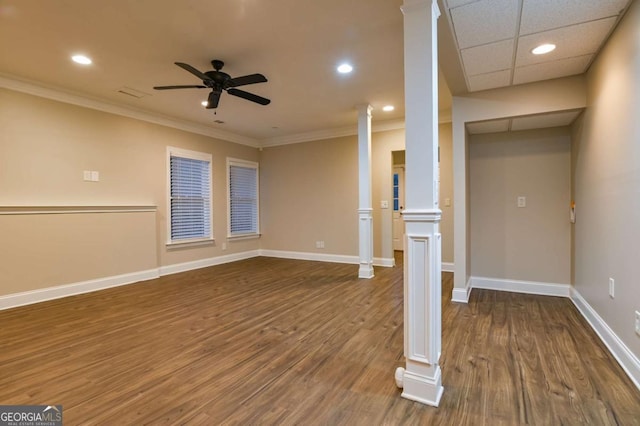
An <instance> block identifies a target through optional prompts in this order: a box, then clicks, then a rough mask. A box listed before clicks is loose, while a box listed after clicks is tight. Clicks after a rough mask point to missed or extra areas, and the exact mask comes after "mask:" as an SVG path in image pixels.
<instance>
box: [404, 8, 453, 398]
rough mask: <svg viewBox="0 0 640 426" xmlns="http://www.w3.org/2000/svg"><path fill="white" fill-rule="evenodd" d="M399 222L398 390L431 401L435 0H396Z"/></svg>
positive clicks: (437, 323)
mask: <svg viewBox="0 0 640 426" xmlns="http://www.w3.org/2000/svg"><path fill="white" fill-rule="evenodd" d="M402 13H403V14H404V61H405V63H404V73H405V74H404V75H405V77H404V81H405V120H406V124H405V126H406V161H405V164H406V172H405V205H406V210H404V212H403V218H404V220H405V223H406V234H405V240H404V249H405V251H404V253H405V254H404V256H405V262H404V356H405V360H406V367H405V368H402V367H400V368H398V369H397V370H396V374H395V378H396V384H397V385H398V387H401V388H403V391H402V396H403V397H404V398H407V399H411V400H413V401H418V402H421V403H424V404H428V405H434V406H437V405H438V404H439V402H440V397H441V396H442V391H443V387H442V379H441V372H440V366H439V365H438V362H439V358H440V351H441V346H442V342H441V333H442V313H441V305H440V303H441V297H440V294H441V291H442V289H441V284H442V283H441V264H440V257H441V254H440V253H441V240H440V229H439V228H440V217H441V211H440V209H439V208H438V52H437V19H438V16H440V11H439V9H438V5H437V3H436V0H404V5H403V6H402Z"/></svg>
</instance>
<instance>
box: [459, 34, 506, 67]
mask: <svg viewBox="0 0 640 426" xmlns="http://www.w3.org/2000/svg"><path fill="white" fill-rule="evenodd" d="M460 53H461V54H462V63H463V65H464V70H465V72H466V73H467V75H477V74H486V73H488V72H494V71H500V70H505V69H509V68H511V61H512V60H513V40H504V41H499V42H497V43H491V44H485V45H483V46H476V47H470V48H468V49H464V50H462V51H461V52H460Z"/></svg>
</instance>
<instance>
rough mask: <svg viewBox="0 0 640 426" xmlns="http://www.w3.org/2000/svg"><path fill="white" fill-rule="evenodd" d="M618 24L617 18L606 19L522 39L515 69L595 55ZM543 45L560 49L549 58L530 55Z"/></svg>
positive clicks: (548, 55) (547, 56)
mask: <svg viewBox="0 0 640 426" xmlns="http://www.w3.org/2000/svg"><path fill="white" fill-rule="evenodd" d="M615 23H616V18H607V19H601V20H599V21H592V22H586V23H584V24H578V25H572V26H570V27H564V28H558V29H556V30H551V31H546V32H543V33H538V34H531V35H528V36H522V37H520V38H519V39H518V52H517V54H516V67H521V66H525V65H531V64H535V63H540V62H549V61H555V60H558V59H563V58H572V57H575V56H581V55H586V54H590V53H596V52H597V51H598V50H599V49H600V46H602V43H603V42H604V41H605V40H606V38H607V36H608V35H609V32H610V31H611V29H612V28H613V26H614V25H615ZM542 43H553V44H555V45H556V46H557V47H556V50H554V51H553V52H551V53H547V54H546V55H534V54H533V53H531V50H532V49H533V48H534V47H536V46H538V45H540V44H542Z"/></svg>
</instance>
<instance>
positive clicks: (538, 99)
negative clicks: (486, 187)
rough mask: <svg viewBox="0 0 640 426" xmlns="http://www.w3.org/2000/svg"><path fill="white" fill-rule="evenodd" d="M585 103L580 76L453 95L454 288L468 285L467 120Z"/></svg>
mask: <svg viewBox="0 0 640 426" xmlns="http://www.w3.org/2000/svg"><path fill="white" fill-rule="evenodd" d="M585 106H586V87H585V79H584V77H582V76H577V77H566V78H560V79H556V80H547V81H542V82H536V83H529V84H523V85H518V86H511V87H506V88H500V89H493V90H485V91H481V92H474V93H469V94H467V95H464V96H454V97H453V106H452V110H453V111H452V117H453V172H454V177H453V179H454V183H453V186H454V191H453V192H454V205H455V212H454V264H455V273H454V288H457V289H467V284H468V283H469V277H470V275H469V274H470V270H469V261H470V252H469V250H470V244H469V217H468V215H469V210H468V198H469V192H468V191H469V183H468V167H467V149H468V147H467V132H466V127H465V126H466V123H469V122H473V121H482V120H493V119H497V118H507V117H514V116H521V115H530V114H541V113H545V112H553V111H566V110H572V109H579V108H584V107H585Z"/></svg>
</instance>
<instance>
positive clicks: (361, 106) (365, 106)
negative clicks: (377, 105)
mask: <svg viewBox="0 0 640 426" xmlns="http://www.w3.org/2000/svg"><path fill="white" fill-rule="evenodd" d="M356 110H357V111H358V112H366V113H367V115H371V111H373V107H372V106H371V105H369V104H358V105H356Z"/></svg>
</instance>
